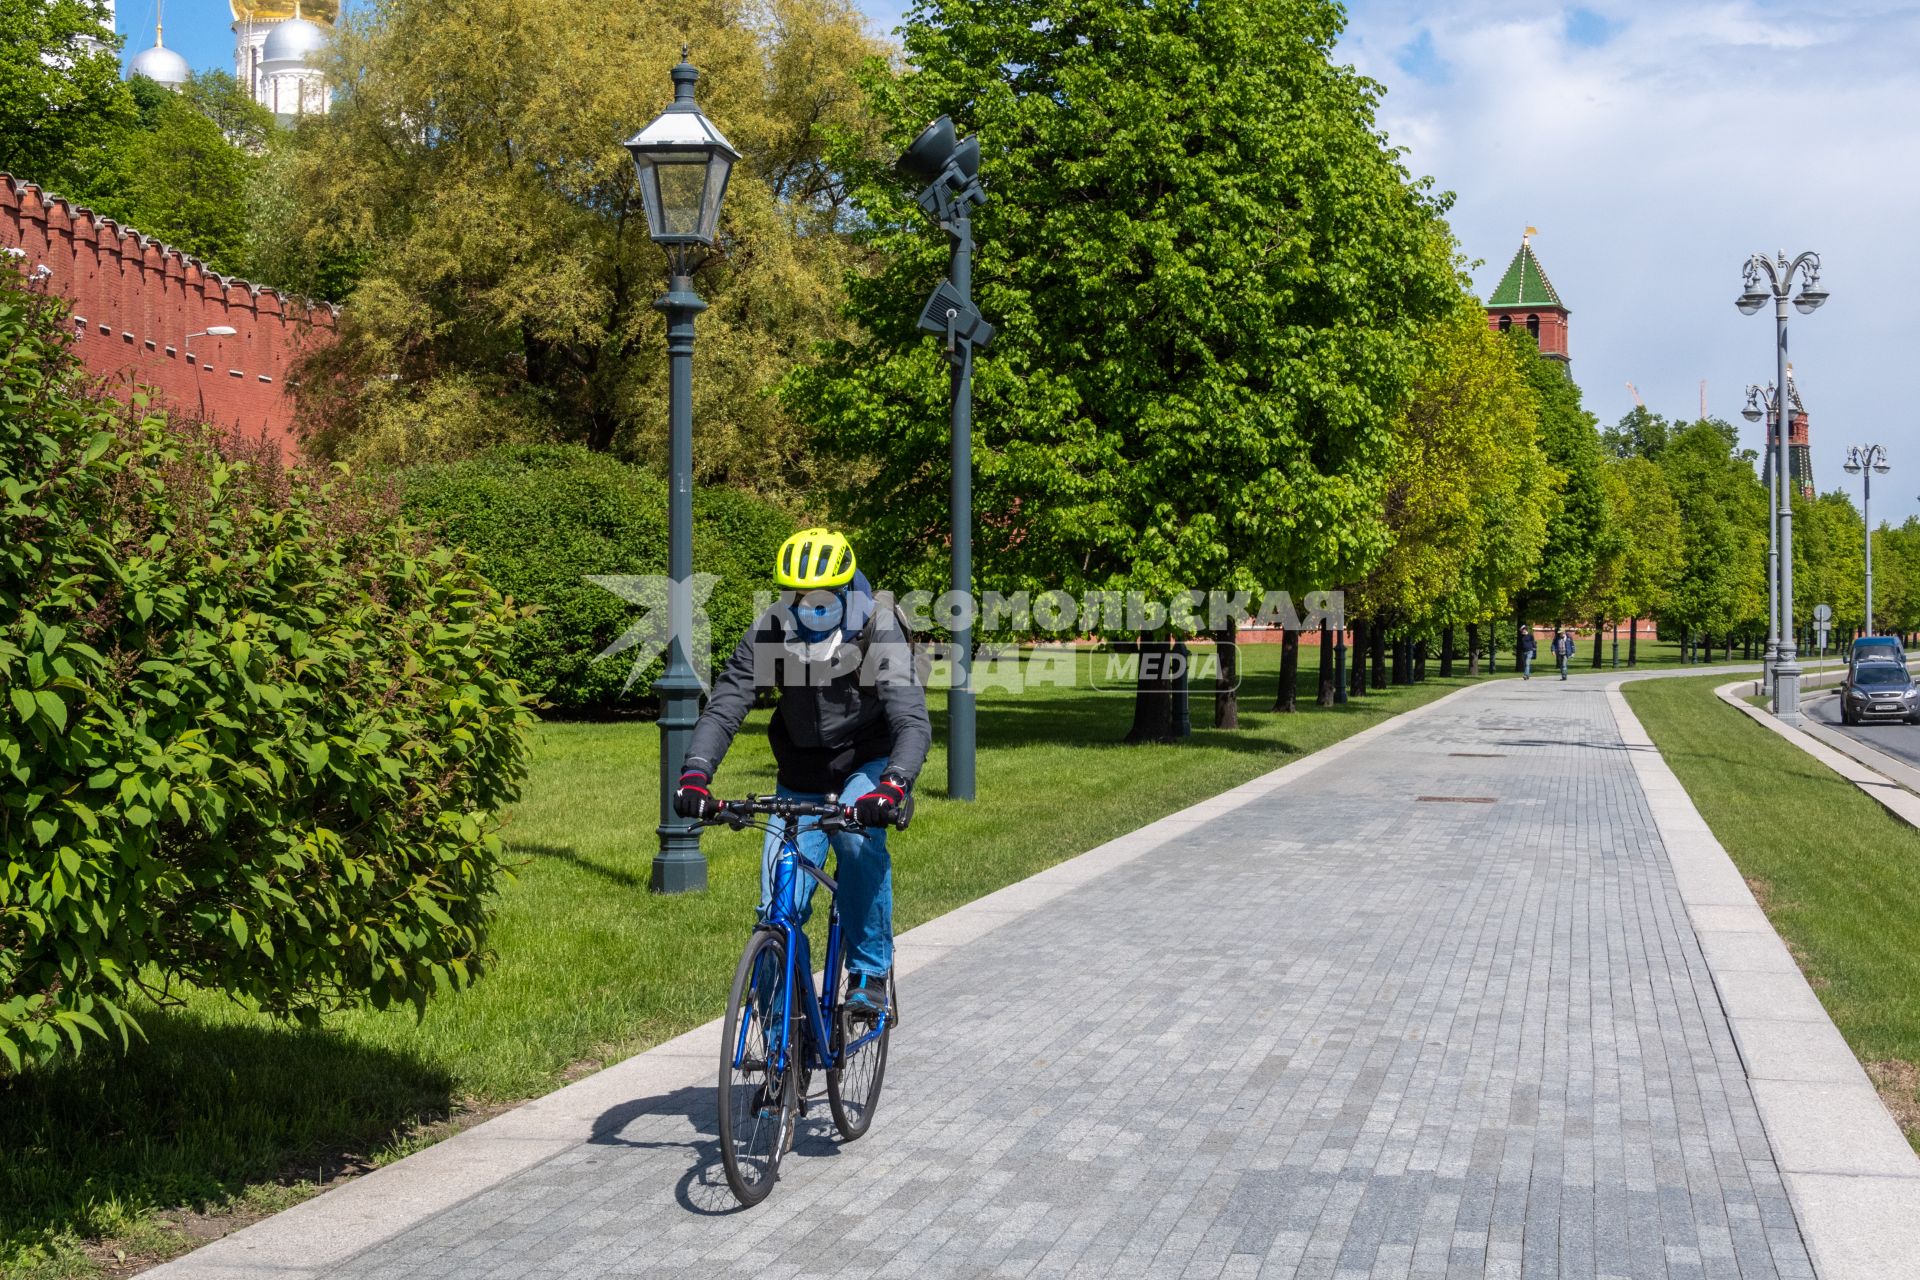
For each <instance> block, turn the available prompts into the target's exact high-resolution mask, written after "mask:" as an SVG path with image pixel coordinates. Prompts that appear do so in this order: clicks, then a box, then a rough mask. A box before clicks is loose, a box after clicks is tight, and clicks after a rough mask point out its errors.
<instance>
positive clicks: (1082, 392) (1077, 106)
mask: <svg viewBox="0 0 1920 1280" xmlns="http://www.w3.org/2000/svg"><path fill="white" fill-rule="evenodd" d="M1341 22H1342V16H1341V11H1340V9H1339V7H1338V6H1337V5H1335V4H1333V3H1330V2H1326V0H1307V2H1301V0H1222V2H1221V3H1217V4H1213V3H1210V4H1204V5H1180V4H1162V3H1152V4H1139V3H1132V2H1130V0H1094V2H1092V3H1088V2H1086V0H1073V2H1071V3H1070V2H1068V0H1032V2H1030V3H1020V4H1010V3H1006V2H1005V0H925V2H924V3H921V4H920V5H918V6H917V7H916V8H915V9H914V10H913V11H912V13H911V15H910V16H909V18H908V21H907V23H906V25H905V27H904V29H903V35H904V40H905V44H906V52H907V62H908V64H909V67H910V69H908V70H904V71H899V72H897V73H896V72H894V71H892V70H889V69H886V68H882V67H878V66H876V67H875V68H874V69H873V70H872V71H871V72H870V75H869V78H868V101H869V109H870V110H871V111H872V112H873V113H874V115H876V116H877V117H878V118H879V119H880V120H881V121H882V122H883V123H884V126H885V129H886V132H887V136H888V138H889V139H890V140H891V141H892V142H893V143H894V144H895V145H896V146H898V145H900V144H904V143H905V142H906V141H907V140H908V139H909V138H911V137H912V135H913V133H914V132H915V131H916V130H917V129H918V128H919V127H920V126H921V125H922V124H923V123H924V122H925V121H926V120H928V119H931V118H932V117H934V116H937V115H940V114H943V113H945V114H950V115H952V116H953V117H954V119H955V120H956V121H957V122H958V124H959V125H960V127H961V129H962V130H963V131H964V132H968V133H971V134H973V135H975V136H977V137H978V138H979V139H980V141H981V145H982V148H983V152H984V159H983V163H982V170H981V171H982V175H983V177H984V179H985V181H986V183H987V184H988V188H989V199H988V202H987V204H986V205H985V206H984V207H982V208H981V209H980V210H979V211H978V212H977V214H976V217H975V230H976V234H977V237H978V240H979V245H980V250H979V255H978V259H977V263H976V266H975V269H974V270H975V274H974V280H975V284H976V289H977V296H978V298H979V300H980V302H981V306H982V309H983V311H984V312H985V313H986V315H987V316H988V318H989V319H990V320H992V321H993V322H994V323H995V324H996V325H998V326H999V335H998V337H997V338H996V339H995V342H994V345H993V347H992V349H991V350H990V351H988V352H986V353H985V354H984V355H983V356H982V357H981V359H980V360H979V364H978V369H977V371H976V378H975V391H976V400H977V405H978V408H977V410H976V417H975V422H976V434H975V438H974V439H975V462H976V467H977V479H976V490H975V494H976V503H977V505H978V508H979V509H980V510H981V511H983V512H988V513H992V514H991V515H989V516H986V517H985V518H983V519H982V520H981V522H980V528H979V531H978V534H977V538H976V548H975V556H976V560H975V564H976V567H977V571H978V574H979V577H980V579H981V581H982V582H983V583H990V584H992V585H993V586H995V587H997V588H1000V589H1018V588H1065V589H1068V590H1075V591H1078V590H1081V589H1083V588H1106V589H1118V588H1128V589H1135V590H1139V591H1142V592H1144V593H1147V594H1149V595H1159V594H1162V593H1164V592H1167V591H1170V590H1174V589H1177V588H1187V587H1253V586H1256V585H1258V586H1266V587H1274V588H1289V589H1300V588H1309V587H1329V586H1335V585H1338V584H1341V583H1343V582H1350V581H1353V580H1356V579H1358V578H1359V577H1360V576H1361V575H1363V574H1364V573H1366V571H1367V570H1368V569H1369V568H1371V567H1372V565H1373V564H1374V562H1375V561H1376V560H1377V559H1378V558H1379V556H1380V555H1381V554H1382V553H1383V552H1384V551H1385V550H1386V547H1387V545H1388V532H1387V528H1386V525H1385V522H1384V521H1383V519H1382V518H1381V507H1382V503H1383V500H1384V498H1385V494H1386V490H1387V486H1388V483H1389V480H1390V464H1391V460H1392V457H1393V454H1394V443H1393V432H1394V423H1395V420H1396V418H1397V415H1398V413H1399V410H1400V408H1401V406H1402V404H1403V403H1404V401H1405V398H1406V396H1407V394H1408V392H1409V390H1410V389H1411V386H1412V383H1413V379H1414V378H1415V376H1416V375H1417V374H1418V371H1419V368H1420V350H1419V342H1418V337H1419V334H1420V332H1421V331H1422V328H1423V327H1424V325H1425V324H1427V323H1428V322H1430V321H1432V320H1435V319H1437V318H1439V317H1440V316H1443V315H1446V314H1449V313H1451V312H1452V311H1453V310H1454V309H1455V308H1457V307H1459V306H1460V305H1461V300H1462V295H1463V282H1462V280H1461V278H1460V276H1459V273H1458V272H1457V271H1456V268H1455V262H1454V257H1453V245H1452V240H1451V236H1450V233H1449V232H1448V230H1447V227H1446V224H1445V222H1444V221H1443V218H1442V214H1443V211H1444V208H1445V204H1446V201H1445V199H1444V198H1442V197H1439V196H1436V195H1435V194H1433V193H1432V192H1431V191H1430V190H1429V188H1428V186H1427V184H1426V183H1424V182H1419V181H1415V180H1413V179H1412V178H1411V177H1410V176H1409V174H1408V173H1407V172H1406V170H1405V169H1404V168H1403V167H1402V165H1401V163H1400V159H1399V153H1398V152H1397V151H1395V150H1394V149H1393V148H1391V147H1390V146H1388V145H1387V144H1386V142H1385V140H1384V139H1383V138H1382V137H1381V135H1380V133H1379V131H1378V129H1377V126H1376V124H1375V111H1376V108H1377V105H1378V101H1379V97H1380V87H1379V86H1378V85H1376V84H1374V83H1373V82H1371V81H1368V80H1366V79H1364V78H1362V77H1360V76H1358V75H1356V74H1354V72H1353V71H1352V69H1351V68H1347V67H1341V66H1337V65H1335V63H1334V62H1333V60H1332V53H1333V46H1334V41H1335V40H1336V38H1337V37H1338V35H1339V32H1340V29H1341ZM835 159H836V163H837V165H838V166H839V167H842V168H844V169H845V171H846V172H847V173H848V174H849V177H850V182H851V184H852V191H853V200H854V203H855V205H856V207H857V209H858V211H859V214H860V219H861V221H860V225H861V229H862V230H861V240H862V243H863V244H864V245H865V247H866V248H868V249H869V250H870V251H871V253H872V255H873V259H874V262H873V266H872V268H871V269H870V270H865V271H863V272H862V273H860V274H858V275H856V276H855V277H854V278H853V279H851V280H850V281H849V284H848V289H849V292H850V295H851V312H852V315H853V317H854V318H855V319H856V320H857V321H858V322H859V332H858V334H857V335H855V336H853V337H851V338H849V339H847V340H844V341H842V342H840V343H838V344H836V345H835V346H833V347H832V348H831V349H830V350H829V352H828V353H827V356H826V359H825V360H824V362H823V363H822V364H821V365H820V366H818V367H817V368H805V369H802V370H800V371H799V372H798V373H796V374H795V375H794V376H793V377H792V378H790V379H789V381H788V383H787V403H788V404H789V405H791V406H792V407H793V408H794V411H795V412H797V413H800V414H802V415H803V416H804V417H805V418H806V419H807V421H808V422H809V423H810V424H811V425H812V427H813V428H814V431H815V434H816V439H817V440H818V442H819V445H820V447H821V448H822V449H823V450H824V451H825V452H827V453H828V454H829V455H831V456H834V457H836V458H838V459H841V460H842V461H843V462H844V463H846V464H847V465H849V466H860V467H865V468H870V469H871V477H872V478H871V480H870V481H868V482H866V483H862V484H858V485H849V486H846V487H844V488H843V489H842V490H841V491H840V492H839V494H838V495H837V497H839V498H840V499H841V501H842V507H843V511H844V513H845V514H846V515H848V516H849V517H850V518H851V519H853V520H855V521H857V522H859V523H860V524H862V525H863V526H864V527H865V528H866V529H867V531H868V532H867V537H868V539H869V541H872V542H877V543H880V544H882V545H886V546H890V547H896V548H901V549H902V550H903V554H904V555H905V556H906V557H907V559H908V561H909V566H910V570H911V576H913V577H916V578H917V579H918V583H919V585H932V584H934V583H937V582H938V581H939V580H940V578H941V575H942V570H941V564H942V562H943V559H944V556H945V544H944V541H943V532H942V531H943V529H944V528H945V526H946V508H947V485H948V477H949V462H948V444H947V396H948V369H947V365H946V362H945V360H944V357H943V355H942V353H941V352H940V351H939V350H938V348H937V346H936V345H935V344H934V343H932V342H930V341H928V340H927V339H926V337H925V335H923V334H920V333H918V332H917V331H916V330H915V328H914V320H915V317H916V314H917V311H918V308H919V305H920V300H921V299H922V298H923V297H924V296H925V295H926V294H927V292H928V291H929V290H930V289H931V288H932V286H933V284H934V283H935V281H936V280H937V279H938V277H939V275H940V272H941V270H942V268H943V266H944V262H945V256H946V245H945V243H944V240H945V238H944V237H943V236H941V235H940V234H939V233H938V231H936V230H935V229H934V228H932V227H930V226H929V225H928V223H927V221H926V219H925V217H924V215H923V214H922V213H921V212H920V211H919V209H918V208H917V207H915V205H914V204H913V202H912V199H911V193H910V192H908V191H906V190H904V189H903V188H902V186H901V184H900V182H899V180H898V179H897V178H896V177H895V176H894V175H893V174H892V173H891V172H890V171H889V170H888V168H887V167H886V166H885V165H884V164H880V163H874V162H871V161H865V162H863V159H862V156H861V155H860V153H859V152H858V150H857V149H853V148H846V147H842V148H841V149H839V151H838V152H837V153H836V156H835ZM1163 725H1164V720H1162V721H1160V722H1159V723H1156V724H1149V725H1146V726H1144V727H1142V726H1136V728H1137V729H1139V731H1140V733H1141V735H1142V736H1148V737H1158V736H1161V733H1162V729H1163Z"/></svg>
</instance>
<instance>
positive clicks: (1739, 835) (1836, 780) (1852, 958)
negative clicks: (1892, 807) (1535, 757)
mask: <svg viewBox="0 0 1920 1280" xmlns="http://www.w3.org/2000/svg"><path fill="white" fill-rule="evenodd" d="M1722 682H1723V681H1722V678H1721V677H1709V678H1706V679H1700V680H1648V681H1646V682H1644V683H1640V684H1630V685H1628V686H1627V687H1626V697H1627V702H1628V705H1630V706H1631V707H1632V708H1633V712H1634V714H1635V715H1637V716H1638V717H1640V721H1641V723H1642V724H1644V725H1645V726H1646V728H1647V732H1648V734H1649V735H1650V736H1651V737H1652V738H1653V740H1654V742H1655V743H1656V744H1657V745H1658V746H1659V748H1660V753H1661V755H1663V756H1665V757H1666V760H1667V763H1668V764H1669V765H1671V766H1672V768H1673V771H1674V773H1675V774H1677V775H1678V776H1679V778H1680V781H1681V783H1682V784H1683V785H1684V786H1685V787H1686V789H1687V794H1688V795H1690V796H1692V797H1693V802H1694V804H1695V805H1696V806H1698V808H1699V810H1700V813H1701V815H1702V816H1703V817H1705V818H1706V820H1707V825H1708V826H1710V827H1712V828H1713V834H1714V835H1715V837H1717V838H1718V839H1719V841H1720V843H1721V844H1722V845H1724V846H1725V847H1726V850H1727V852H1728V853H1729V854H1731V855H1732V857H1733V861H1734V864H1735V865H1736V866H1738V867H1739V868H1740V873H1741V874H1742V875H1744V876H1745V877H1746V878H1747V883H1748V884H1750V885H1751V886H1753V890H1754V896H1755V897H1756V898H1758V899H1759V900H1760V905H1761V906H1762V907H1763V908H1765V910H1766V912H1767V916H1768V918H1769V919H1771V920H1772V921H1773V925H1774V928H1776V929H1777V930H1779V932H1780V936H1781V937H1783V938H1785V939H1786V941H1787V945H1788V946H1789V947H1790V948H1791V949H1792V951H1793V954H1794V956H1795V958H1797V959H1798V960H1799V962H1800V967H1801V969H1802V970H1803V971H1804V972H1805V973H1806V975H1807V981H1808V982H1810V983H1811V984H1812V985H1813V989H1814V990H1815V991H1816V992H1818V993H1819V995H1820V1000H1821V1003H1823V1004H1824V1005H1826V1008H1827V1012H1828V1013H1829V1014H1831V1015H1832V1017H1833V1021H1834V1023H1835V1025H1836V1026H1838V1027H1839V1028H1840V1033H1841V1034H1842V1035H1844V1036H1845V1037H1846V1039H1847V1043H1848V1044H1849V1045H1851V1046H1852V1047H1853V1052H1854V1054H1855V1055H1856V1056H1857V1057H1858V1058H1859V1059H1860V1061H1861V1062H1862V1063H1864V1064H1865V1065H1866V1067H1867V1071H1868V1074H1870V1075H1871V1076H1873V1078H1874V1083H1875V1084H1877V1085H1878V1086H1879V1087H1880V1092H1881V1096H1882V1097H1883V1098H1885V1099H1886V1101H1887V1105H1888V1108H1889V1110H1891V1111H1892V1112H1893V1113H1894V1116H1895V1118H1897V1119H1898V1120H1899V1121H1900V1122H1901V1127H1902V1128H1903V1129H1905V1130H1906V1134H1907V1139H1908V1141H1910V1142H1913V1143H1914V1145H1915V1146H1916V1148H1920V831H1915V830H1914V829H1913V828H1912V827H1909V826H1907V825H1905V824H1904V823H1902V822H1900V821H1899V820H1897V819H1896V818H1894V817H1893V816H1892V815H1891V814H1889V813H1888V812H1887V811H1886V810H1885V809H1883V808H1881V807H1880V805H1879V804H1877V803H1875V802H1874V801H1873V800H1872V799H1870V798H1869V797H1867V796H1865V795H1863V794H1861V792H1860V790H1859V789H1858V788H1857V787H1855V786H1854V785H1853V784H1852V783H1850V782H1847V781H1846V780H1845V779H1843V778H1840V777H1839V776H1837V775H1836V774H1834V773H1833V772H1831V771H1830V770H1828V769H1826V768H1825V767H1823V766H1822V765H1820V764H1819V763H1817V762H1816V761H1815V760H1814V759H1813V758H1812V757H1810V756H1808V755H1807V754H1806V753H1805V752H1803V751H1800V750H1799V749H1798V748H1796V747H1794V746H1793V745H1792V744H1790V743H1788V742H1786V741H1784V740H1782V739H1781V738H1779V737H1778V736H1776V735H1775V734H1773V733H1771V732H1769V731H1768V730H1767V729H1766V728H1765V727H1764V726H1762V725H1758V724H1755V723H1753V721H1751V720H1750V719H1748V718H1747V717H1746V716H1744V715H1742V714H1741V713H1740V712H1739V711H1737V710H1735V709H1734V708H1733V707H1729V706H1727V705H1726V704H1725V703H1723V702H1721V701H1720V700H1719V699H1718V698H1716V697H1714V696H1713V693H1712V690H1713V687H1714V686H1715V685H1716V684H1719V683H1722ZM1915 732H1920V730H1916V731H1915Z"/></svg>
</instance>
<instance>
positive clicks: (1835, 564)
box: [1793, 490, 1879, 638]
mask: <svg viewBox="0 0 1920 1280" xmlns="http://www.w3.org/2000/svg"><path fill="white" fill-rule="evenodd" d="M1865 542H1866V526H1865V525H1864V524H1863V523H1862V522H1861V519H1860V509H1859V508H1858V507H1856V506H1854V505H1853V499H1852V498H1851V497H1849V496H1848V495H1847V493H1846V492H1845V491H1844V490H1835V491H1833V492H1831V493H1823V494H1821V495H1820V496H1819V497H1817V498H1814V499H1813V500H1811V501H1808V500H1807V499H1804V498H1800V497H1797V496H1796V497H1795V499H1794V503H1793V599H1794V609H1793V616H1794V622H1795V624H1796V625H1797V626H1798V627H1800V628H1802V629H1803V630H1804V629H1805V628H1808V627H1811V626H1812V625H1813V609H1814V606H1815V605H1820V604H1824V605H1827V606H1829V607H1830V608H1831V609H1832V610H1833V619H1832V630H1833V634H1834V635H1835V636H1837V637H1843V638H1845V637H1851V636H1852V635H1853V634H1854V632H1855V631H1857V630H1858V629H1859V628H1861V627H1863V626H1865V625H1866V578H1867V563H1866V546H1865ZM1875 567H1876V568H1878V567H1879V566H1878V565H1877V564H1876V565H1875Z"/></svg>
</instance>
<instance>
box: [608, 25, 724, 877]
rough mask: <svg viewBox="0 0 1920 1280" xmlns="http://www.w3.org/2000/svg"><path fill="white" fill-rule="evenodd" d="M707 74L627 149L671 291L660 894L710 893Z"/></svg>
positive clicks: (683, 74)
mask: <svg viewBox="0 0 1920 1280" xmlns="http://www.w3.org/2000/svg"><path fill="white" fill-rule="evenodd" d="M699 78H700V73H699V72H698V71H696V70H694V69H693V67H692V66H691V65H689V64H688V62H687V55H686V50H684V49H683V50H681V51H680V65H679V66H677V67H675V68H674V69H673V102H672V103H671V104H670V105H669V106H668V107H667V109H666V110H665V111H663V112H661V113H660V114H659V115H658V116H656V117H655V118H654V120H653V123H651V124H649V125H648V126H647V127H646V128H644V129H642V130H641V131H640V132H639V133H637V134H635V135H634V136H633V137H632V138H630V139H628V141H627V150H628V151H630V152H632V153H633V163H634V167H635V168H636V169H637V170H639V174H640V199H641V203H642V204H644V205H645V206H646V211H647V228H648V231H649V233H650V234H651V235H652V237H653V241H654V243H655V244H657V245H659V246H660V247H661V248H662V249H664V250H666V254H667V291H666V292H665V293H663V294H661V295H660V296H659V297H658V298H656V299H654V303H653V305H654V307H655V309H656V310H658V311H660V312H662V313H664V314H665V316H666V319H667V395H668V404H669V409H670V415H669V417H670V421H669V426H668V445H667V469H668V489H667V578H668V586H667V625H668V629H669V638H668V642H667V665H666V670H665V672H664V673H662V675H661V677H660V679H659V680H657V681H655V682H654V686H653V687H654V688H655V689H656V690H657V691H658V692H659V694H660V826H659V828H658V831H659V836H660V851H659V852H658V853H657V854H655V855H654V859H653V873H652V877H651V887H652V889H653V890H654V891H655V892H656V893H686V892H689V891H691V890H695V889H704V888H706V887H707V864H706V860H705V859H704V858H702V857H701V856H700V829H699V828H698V827H697V826H694V825H693V824H692V823H690V822H687V821H686V820H685V819H683V818H681V817H679V816H678V815H677V814H675V813H674V811H673V789H674V785H675V784H676V783H677V782H678V781H679V778H680V767H681V764H682V762H683V761H685V759H686V756H687V740H688V739H689V738H691V737H692V736H693V726H694V722H695V721H696V720H698V719H699V718H700V678H699V676H698V675H696V674H695V672H694V669H693V663H692V660H691V655H690V653H689V649H690V648H691V647H692V644H693V586H692V583H693V320H694V317H695V316H697V315H699V314H700V313H701V312H702V311H705V310H706V309H707V304H706V302H705V301H703V300H702V299H701V297H700V295H699V294H698V293H696V292H694V288H693V273H694V271H695V270H696V269H697V268H698V267H699V265H700V264H701V263H702V262H703V261H704V260H705V259H706V256H707V254H708V253H710V252H711V251H712V249H713V246H714V242H715V240H716V239H717V238H718V234H719V227H720V202H721V201H722V200H724V199H725V198H726V194H727V178H728V176H729V175H730V174H731V173H732V172H733V163H734V161H736V160H738V159H739V158H740V153H739V152H738V151H735V150H734V149H733V146H732V144H730V143H729V142H728V141H727V140H726V137H725V136H724V135H723V134H721V132H720V130H718V129H716V128H715V127H714V125H713V122H712V121H711V120H708V119H707V117H706V116H705V115H703V114H701V111H700V108H699V107H697V106H695V105H694V101H693V86H694V82H695V81H697V80H699Z"/></svg>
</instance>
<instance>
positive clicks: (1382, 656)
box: [1367, 622, 1387, 689]
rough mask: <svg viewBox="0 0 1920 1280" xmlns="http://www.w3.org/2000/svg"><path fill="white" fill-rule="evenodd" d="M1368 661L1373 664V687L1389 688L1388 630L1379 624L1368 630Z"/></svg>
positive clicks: (1376, 623)
mask: <svg viewBox="0 0 1920 1280" xmlns="http://www.w3.org/2000/svg"><path fill="white" fill-rule="evenodd" d="M1367 660H1368V661H1369V662H1371V663H1372V664H1373V687H1374V688H1376V689H1384V688H1386V687H1387V629H1386V628H1385V627H1383V626H1381V625H1380V624H1379V623H1378V622H1375V623H1374V624H1373V625H1371V626H1369V627H1368V628H1367Z"/></svg>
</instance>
